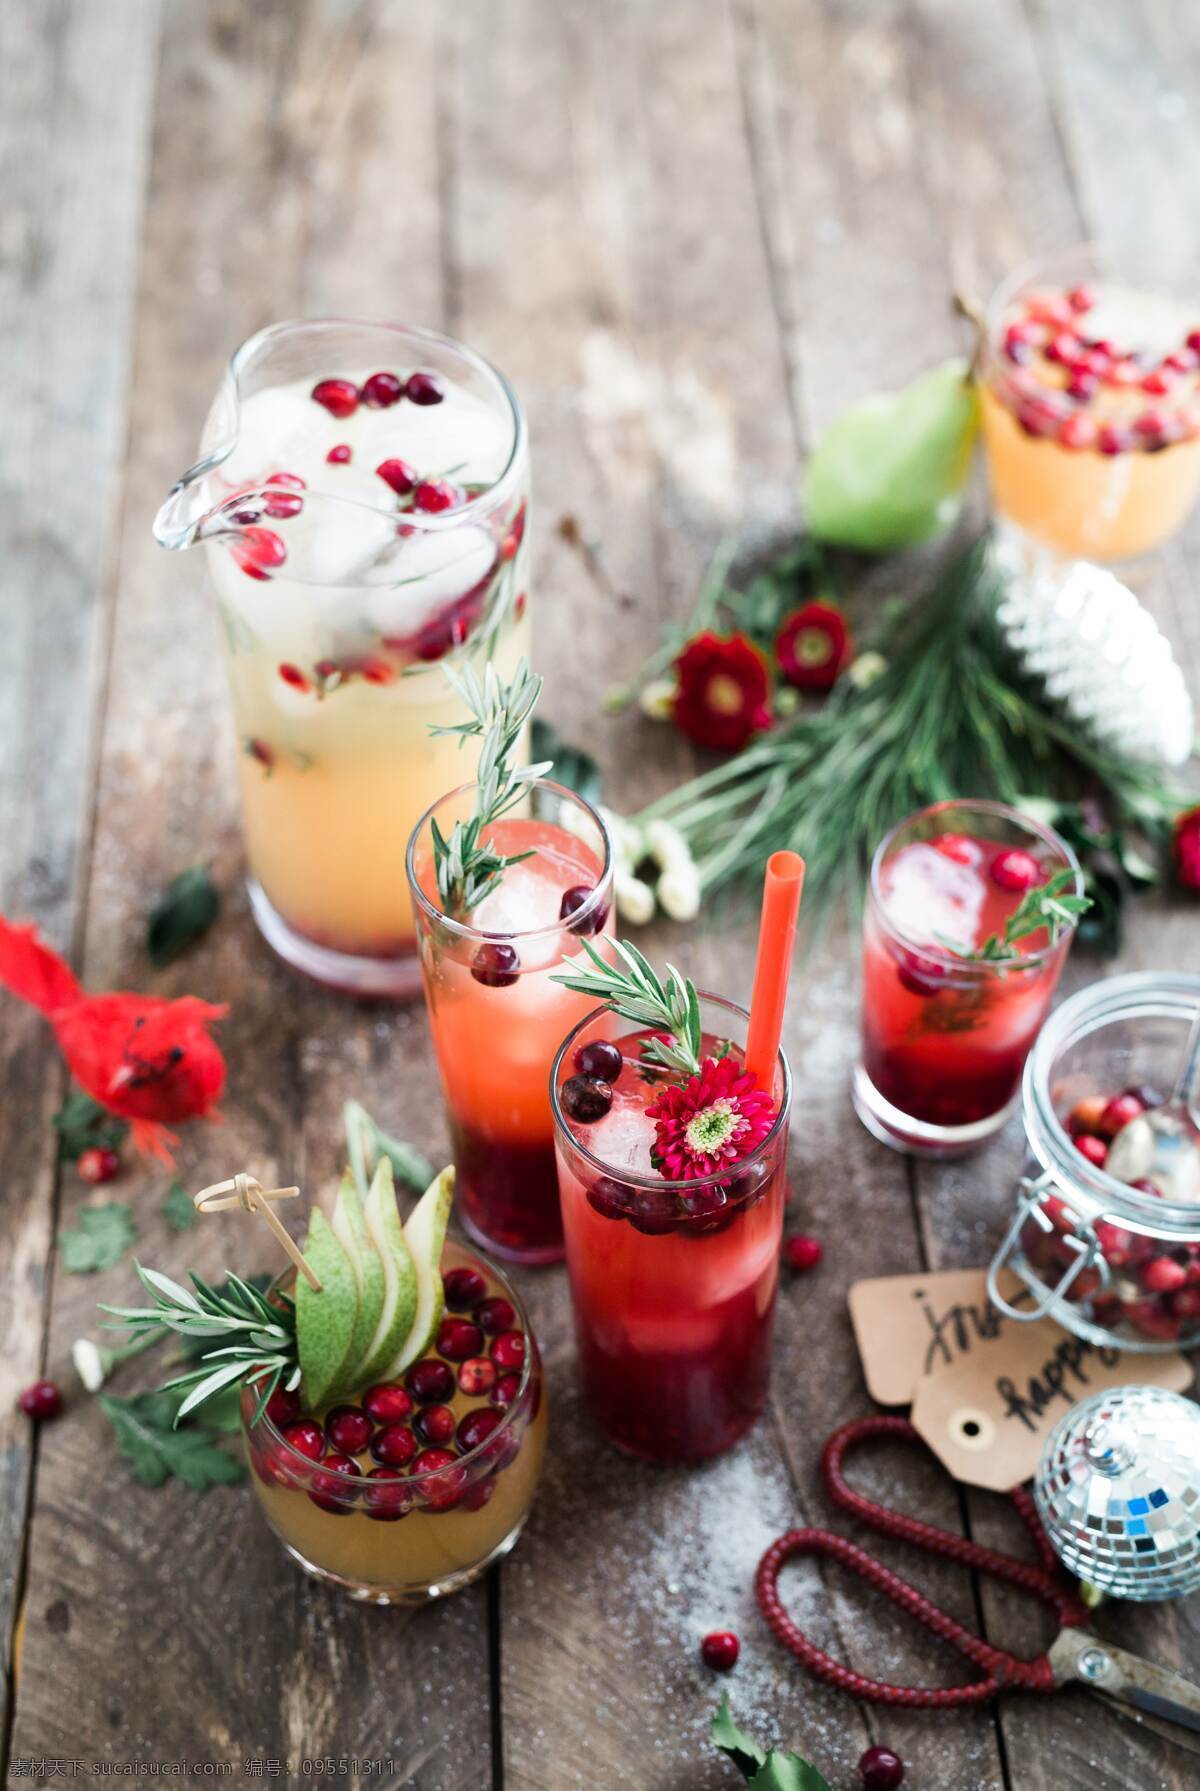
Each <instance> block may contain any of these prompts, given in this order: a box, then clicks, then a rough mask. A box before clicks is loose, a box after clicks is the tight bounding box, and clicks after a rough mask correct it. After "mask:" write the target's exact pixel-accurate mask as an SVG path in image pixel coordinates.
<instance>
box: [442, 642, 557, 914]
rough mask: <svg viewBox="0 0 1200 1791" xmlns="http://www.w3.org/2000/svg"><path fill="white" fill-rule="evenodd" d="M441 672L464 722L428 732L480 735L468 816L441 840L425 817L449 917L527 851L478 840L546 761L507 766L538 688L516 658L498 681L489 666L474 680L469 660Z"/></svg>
mask: <svg viewBox="0 0 1200 1791" xmlns="http://www.w3.org/2000/svg"><path fill="white" fill-rule="evenodd" d="M443 669H444V671H445V674H446V676H447V678H448V679H449V680H450V682H451V684H452V685H453V686H454V688H455V690H457V692H458V694H459V695H460V696H461V697H462V699H463V702H464V703H465V704H466V706H467V708H468V709H469V710H470V713H471V719H470V721H464V722H459V723H457V724H456V725H455V726H453V727H435V728H432V729H431V730H430V731H431V733H433V734H457V735H458V736H459V739H460V741H462V740H471V739H480V738H482V740H483V746H482V748H481V750H480V754H479V775H478V780H477V784H476V790H475V807H474V812H473V813H472V815H471V818H470V820H469V821H456V822H455V823H454V826H453V828H452V830H451V833H450V838H449V839H447V838H446V837H445V835H444V834H443V832H442V830H441V828H440V827H439V826H438V823H437V821H436V819H433V820H431V821H430V824H429V825H430V830H431V832H432V835H433V859H434V868H435V872H436V875H437V886H438V896H439V898H440V899H441V903H442V907H443V909H444V910H445V912H446V913H447V914H448V915H450V916H452V917H454V916H462V915H467V914H470V913H471V912H472V911H473V910H474V909H475V908H477V907H478V906H479V904H480V902H482V901H483V899H484V897H485V896H487V895H490V894H491V892H492V890H493V889H495V888H496V886H497V884H498V883H499V882H500V879H501V878H502V877H503V875H504V873H505V871H506V870H507V869H508V867H509V865H510V864H520V863H521V861H522V859H525V858H532V857H533V853H532V851H530V852H517V853H512V854H508V855H506V854H505V853H503V852H497V851H495V850H494V848H493V847H491V846H489V845H488V844H487V842H486V841H485V839H484V837H483V836H484V833H485V830H486V829H487V828H488V827H490V826H491V825H492V824H493V822H495V821H498V820H500V818H501V817H502V816H503V815H506V814H507V813H508V811H509V810H510V809H511V808H514V807H515V806H516V804H517V803H518V802H520V801H521V799H522V797H523V796H524V795H525V792H526V789H527V788H528V786H529V785H530V784H531V783H533V782H534V781H535V780H536V779H537V778H539V777H544V776H545V775H546V773H547V772H548V771H549V770H550V769H551V761H550V760H544V761H543V762H542V763H541V764H539V765H513V764H512V763H511V760H512V755H513V753H514V752H515V750H516V748H517V744H518V742H519V741H520V738H521V735H522V733H523V732H524V729H525V724H526V723H527V722H528V720H529V717H530V715H531V714H532V713H533V707H534V704H535V703H536V702H537V700H538V697H539V696H540V695H541V689H542V680H541V679H540V678H539V677H537V676H536V675H535V674H534V673H533V672H531V671H530V669H529V667H528V665H527V664H526V663H525V661H524V659H521V660H519V661H518V663H517V669H516V671H515V672H514V673H513V676H512V679H511V681H510V682H509V683H508V684H502V683H501V682H500V679H499V678H498V677H497V676H496V671H495V667H494V666H492V665H491V663H490V662H489V664H488V665H487V666H486V667H485V669H484V674H483V678H482V680H481V679H480V677H479V675H478V673H477V672H476V671H475V669H474V667H473V666H471V665H466V664H464V665H461V666H453V665H449V664H446V665H444V667H443Z"/></svg>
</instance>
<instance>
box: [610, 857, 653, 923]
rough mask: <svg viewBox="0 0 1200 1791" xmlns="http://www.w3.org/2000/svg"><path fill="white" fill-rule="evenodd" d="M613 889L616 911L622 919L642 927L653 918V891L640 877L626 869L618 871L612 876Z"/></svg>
mask: <svg viewBox="0 0 1200 1791" xmlns="http://www.w3.org/2000/svg"><path fill="white" fill-rule="evenodd" d="M613 889H614V891H615V892H616V897H617V912H618V913H619V914H620V916H621V918H622V920H627V921H629V922H630V924H631V925H632V926H635V927H644V926H645V925H646V924H647V922H648V921H651V920H653V919H654V891H653V890H652V889H651V887H650V885H649V884H648V883H643V882H642V879H641V878H640V877H635V876H633V875H632V874H631V873H629V872H628V871H620V872H618V873H617V875H616V876H615V877H614V878H613Z"/></svg>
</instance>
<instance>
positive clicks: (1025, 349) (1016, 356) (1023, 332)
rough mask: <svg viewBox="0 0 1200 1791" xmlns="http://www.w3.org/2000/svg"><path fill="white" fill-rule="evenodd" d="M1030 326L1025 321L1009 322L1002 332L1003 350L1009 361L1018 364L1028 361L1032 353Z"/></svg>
mask: <svg viewBox="0 0 1200 1791" xmlns="http://www.w3.org/2000/svg"><path fill="white" fill-rule="evenodd" d="M1030 334H1031V331H1030V327H1029V325H1028V324H1027V323H1010V324H1009V326H1008V328H1007V329H1006V330H1005V332H1004V352H1005V354H1006V355H1007V356H1008V358H1009V360H1010V361H1015V362H1016V363H1017V364H1018V365H1021V364H1022V363H1023V362H1025V361H1028V360H1029V359H1030V356H1031V355H1032V353H1033V350H1032V348H1031V347H1030V342H1029V338H1030Z"/></svg>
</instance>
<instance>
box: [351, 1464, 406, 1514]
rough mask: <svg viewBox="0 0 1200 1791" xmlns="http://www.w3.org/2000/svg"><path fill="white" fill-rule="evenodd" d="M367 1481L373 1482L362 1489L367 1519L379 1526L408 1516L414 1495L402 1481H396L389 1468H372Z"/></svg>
mask: <svg viewBox="0 0 1200 1791" xmlns="http://www.w3.org/2000/svg"><path fill="white" fill-rule="evenodd" d="M367 1479H368V1480H369V1481H374V1482H375V1484H374V1485H373V1486H367V1487H365V1488H364V1489H363V1501H364V1504H365V1507H366V1513H367V1516H368V1517H373V1518H376V1519H378V1521H379V1522H380V1523H381V1524H394V1523H396V1522H398V1520H399V1519H400V1518H402V1517H407V1516H408V1514H409V1512H410V1511H411V1510H412V1508H413V1505H414V1504H415V1503H416V1495H415V1494H414V1492H413V1491H412V1488H411V1487H408V1486H406V1485H405V1484H404V1482H403V1480H397V1478H396V1476H395V1475H394V1474H393V1473H392V1471H391V1469H390V1468H372V1469H371V1471H370V1473H369V1474H368V1475H367Z"/></svg>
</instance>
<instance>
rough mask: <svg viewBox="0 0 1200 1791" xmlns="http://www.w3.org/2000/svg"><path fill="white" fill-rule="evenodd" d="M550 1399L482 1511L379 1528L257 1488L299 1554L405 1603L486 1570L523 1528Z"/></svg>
mask: <svg viewBox="0 0 1200 1791" xmlns="http://www.w3.org/2000/svg"><path fill="white" fill-rule="evenodd" d="M548 1422H549V1420H548V1415H547V1407H546V1399H545V1394H544V1392H543V1395H542V1400H541V1407H540V1409H539V1411H538V1414H537V1417H536V1418H535V1419H534V1420H533V1422H532V1423H531V1424H530V1426H529V1428H528V1430H527V1431H526V1432H525V1434H524V1436H523V1437H522V1439H521V1451H520V1454H519V1455H518V1456H517V1458H516V1460H515V1461H514V1462H511V1463H510V1464H509V1466H508V1467H506V1468H505V1469H504V1470H503V1472H502V1473H500V1474H498V1475H497V1476H496V1490H495V1492H494V1494H493V1495H492V1497H491V1498H490V1499H489V1500H488V1502H487V1504H486V1505H484V1506H483V1507H482V1509H481V1510H478V1511H468V1510H465V1509H462V1508H457V1509H454V1510H451V1511H441V1512H435V1511H429V1510H423V1509H417V1510H414V1511H410V1512H409V1514H408V1515H407V1516H406V1517H403V1518H401V1519H400V1520H399V1522H397V1523H380V1522H379V1521H377V1520H376V1519H375V1518H370V1517H367V1516H366V1515H365V1513H363V1512H362V1511H357V1510H350V1511H348V1512H338V1513H334V1512H330V1511H323V1510H322V1509H321V1508H320V1506H318V1505H314V1504H313V1502H312V1500H311V1499H310V1498H309V1496H308V1494H307V1493H306V1492H304V1491H303V1490H300V1489H294V1488H289V1487H281V1486H273V1485H268V1484H266V1483H265V1482H264V1481H263V1480H262V1479H261V1477H260V1476H259V1475H257V1474H254V1473H252V1474H251V1480H252V1482H253V1484H254V1489H255V1492H256V1493H257V1494H258V1499H259V1503H260V1504H261V1505H262V1508H263V1510H264V1512H265V1513H266V1517H267V1521H268V1523H269V1524H270V1525H271V1528H272V1529H273V1530H274V1531H275V1533H276V1535H278V1536H279V1537H280V1538H281V1539H282V1540H283V1541H284V1542H286V1543H288V1544H289V1545H290V1546H291V1547H292V1548H294V1549H295V1550H296V1552H297V1554H299V1555H302V1556H303V1557H304V1559H305V1560H306V1561H308V1562H310V1563H311V1564H312V1565H313V1566H314V1567H320V1568H323V1569H324V1570H325V1572H326V1573H332V1574H336V1575H337V1577H338V1578H339V1579H343V1580H348V1581H349V1582H350V1583H351V1584H353V1585H357V1586H369V1587H373V1588H376V1589H379V1590H383V1591H387V1592H391V1593H393V1594H395V1595H396V1596H399V1597H403V1596H404V1595H405V1594H406V1593H407V1594H410V1595H412V1596H414V1597H420V1596H423V1594H424V1592H425V1590H426V1589H427V1588H428V1587H429V1586H431V1585H436V1584H437V1583H438V1582H439V1581H442V1580H446V1579H449V1578H451V1577H452V1576H453V1575H455V1574H460V1573H463V1572H469V1571H470V1569H471V1568H473V1567H477V1566H480V1565H481V1564H482V1563H483V1562H485V1561H486V1560H487V1559H488V1557H489V1555H491V1554H492V1553H493V1551H494V1550H495V1549H497V1548H499V1546H500V1544H501V1543H502V1542H503V1541H504V1540H505V1538H506V1537H507V1536H509V1535H510V1534H511V1532H512V1531H513V1530H515V1529H516V1528H517V1526H518V1524H520V1523H521V1521H522V1519H523V1518H524V1516H525V1514H526V1512H527V1511H528V1510H529V1507H530V1505H531V1503H532V1502H533V1495H534V1491H535V1489H536V1487H537V1482H538V1476H539V1475H540V1473H541V1468H542V1459H543V1457H544V1455H545V1452H546V1428H547V1424H548Z"/></svg>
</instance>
